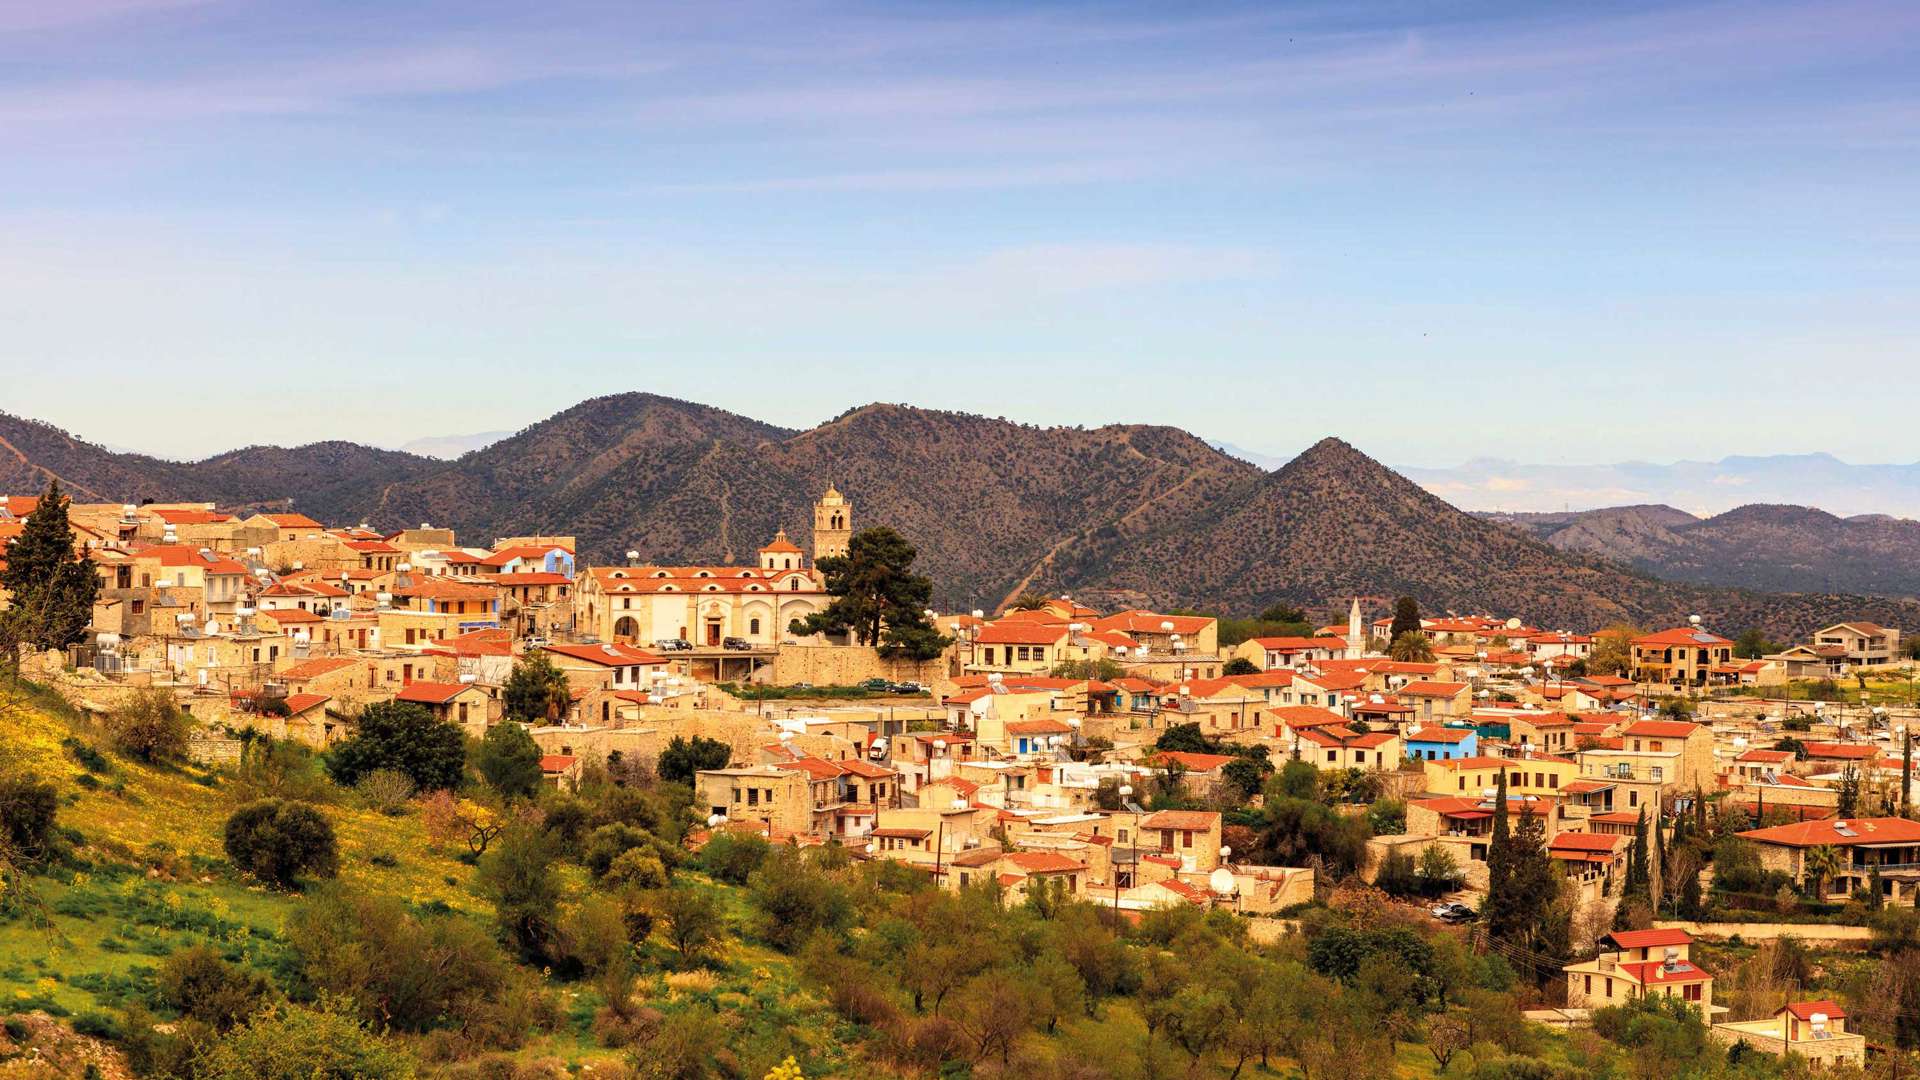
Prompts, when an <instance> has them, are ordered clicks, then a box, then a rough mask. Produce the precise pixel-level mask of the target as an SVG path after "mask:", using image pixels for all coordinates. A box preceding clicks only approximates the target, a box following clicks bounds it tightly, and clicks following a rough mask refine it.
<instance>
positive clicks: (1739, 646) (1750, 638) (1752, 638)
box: [1733, 627, 1780, 660]
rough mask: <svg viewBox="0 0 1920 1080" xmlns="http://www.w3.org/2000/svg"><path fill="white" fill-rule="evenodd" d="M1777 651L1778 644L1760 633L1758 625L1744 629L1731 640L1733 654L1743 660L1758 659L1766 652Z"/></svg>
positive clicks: (1778, 649) (1778, 648)
mask: <svg viewBox="0 0 1920 1080" xmlns="http://www.w3.org/2000/svg"><path fill="white" fill-rule="evenodd" d="M1779 651H1780V646H1779V644H1778V643H1776V642H1772V641H1769V640H1767V635H1765V634H1763V633H1761V632H1760V630H1759V628H1758V627H1754V628H1751V629H1748V630H1746V631H1745V632H1743V633H1742V634H1741V635H1740V636H1739V637H1737V638H1735V639H1734V641H1733V655H1735V656H1738V657H1740V658H1741V659H1743V660H1758V659H1760V658H1761V657H1763V656H1766V655H1767V654H1768V653H1777V652H1779Z"/></svg>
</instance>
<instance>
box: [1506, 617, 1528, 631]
mask: <svg viewBox="0 0 1920 1080" xmlns="http://www.w3.org/2000/svg"><path fill="white" fill-rule="evenodd" d="M1522 625H1524V624H1523V623H1521V621H1520V620H1519V619H1517V618H1516V619H1508V620H1507V629H1509V630H1518V629H1520V627H1521V626H1522Z"/></svg>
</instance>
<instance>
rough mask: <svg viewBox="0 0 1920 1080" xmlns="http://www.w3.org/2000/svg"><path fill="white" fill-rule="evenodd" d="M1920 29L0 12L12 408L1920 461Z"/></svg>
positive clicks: (1118, 11)
mask: <svg viewBox="0 0 1920 1080" xmlns="http://www.w3.org/2000/svg"><path fill="white" fill-rule="evenodd" d="M1916 193H1920V5H1916V4H1913V3H1911V2H1910V0H1887V2H1859V0H1833V2H1804V3H1803V2H1783V0H1743V2H1739V3H1672V4H1654V3H1636V2H1633V0H1623V2H1617V3H1607V4H1540V3H1537V2H1526V3H1473V2H1463V3H1447V4H1437V3H1415V2H1411V0H1405V2H1393V0H1385V2H1374V0H1337V2H1336V0H1327V2H1309V3H1298V4H1288V3H1259V4H1231V3H1220V4H1213V3H1187V4H1167V3H1146V4H1138V5H1129V4H1123V3H1099V4H1096V3H1047V2H1021V3H1013V2H1008V0H969V2H965V3H959V2H953V3H943V2H934V0H890V2H884V3H883V2H873V3H864V4H850V3H835V2H822V0H766V2H761V0H739V2H735V0H708V2H703V3H699V4H649V3H645V2H604V3H600V2H594V3H587V2H579V0H544V2H542V3H538V4H527V3H524V2H513V3H495V2H491V0H460V2H457V3H456V2H444V3H443V2H433V3H401V2H394V0H383V2H379V3H374V2H371V0H368V2H355V0H336V2H329V3H325V4H294V3H272V2H260V0H62V2H60V3H57V4H56V3H49V2H47V0H0V410H4V411H7V412H12V413H15V414H18V415H25V416H32V417H36V418H39V419H43V420H47V421H49V422H52V423H55V424H58V425H60V426H62V427H65V428H68V429H69V430H72V431H73V432H75V433H76V434H78V435H80V436H81V437H84V438H87V439H90V440H93V441H96V442H103V443H107V444H111V445H114V446H118V447H132V448H137V449H141V450H145V451H149V452H154V453H160V454H163V455H166V456H171V457H182V458H185V457H196V456H203V455H206V454H210V453H214V452H217V451H220V450H224V449H229V448H231V447H233V446H235V445H242V444H247V443H277V444H281V445H296V444H299V443H302V442H307V441H313V440H317V439H322V438H349V439H354V440H357V441H362V442H368V443H374V444H379V445H397V444H400V443H404V442H406V441H408V440H410V439H414V438H417V437H420V436H439V435H453V434H463V433H467V432H475V431H486V430H495V429H509V430H510V429H515V428H519V427H522V426H525V425H526V424H528V423H531V422H533V421H535V420H538V419H540V418H541V417H543V416H546V415H548V414H550V413H552V412H555V411H557V410H559V409H562V408H565V407H567V406H568V405H571V404H573V403H575V402H577V401H579V400H581V399H583V398H586V397H590V396H594V395H599V394H606V393H614V392H620V391H626V390H650V391H654V392H658V393H663V394H668V395H672V396H676V397H682V398H688V399H692V400H696V401H702V402H706V403H709V404H712V405H716V406H720V407H722V408H727V409H731V410H733V411H736V412H741V413H745V414H748V415H752V416H755V417H758V418H760V419H763V420H767V421H771V422H774V423H779V424H783V425H787V426H795V427H805V426H810V425H812V424H815V423H819V422H821V421H823V420H826V419H828V418H830V417H832V416H835V415H838V414H839V413H841V412H843V411H845V410H846V409H848V408H850V407H853V406H856V405H860V404H864V403H867V402H872V401H897V402H907V403H911V404H916V405H922V406H927V407H933V408H945V409H957V410H963V411H967V412H975V413H982V414H985V415H989V416H1005V417H1007V418H1009V419H1015V420H1020V421H1023V422H1031V423H1038V424H1084V425H1089V426H1091V425H1097V424H1102V423H1109V422H1134V423H1137V422H1152V423H1167V424H1175V425H1178V426H1181V427H1184V428H1187V429H1189V430H1192V431H1195V432H1196V433H1199V434H1202V435H1203V436H1205V437H1208V438H1211V439H1218V440H1224V441H1226V442H1229V443H1232V444H1234V445H1237V446H1240V447H1245V448H1247V449H1249V450H1254V451H1260V452H1265V453H1272V454H1279V455H1286V454H1290V453H1293V452H1297V451H1298V450H1299V449H1301V448H1303V447H1305V446H1307V445H1309V444H1311V443H1312V442H1314V441H1316V440H1318V439H1319V438H1321V437H1322V436H1324V435H1329V434H1333V435H1339V436H1341V437H1343V438H1346V439H1348V440H1349V441H1350V442H1353V443H1354V444H1355V445H1357V446H1359V447H1360V448H1361V449H1363V450H1366V451H1367V452H1369V453H1370V454H1372V455H1373V456H1375V457H1377V458H1380V459H1382V460H1385V461H1388V462H1392V463H1396V464H1406V465H1448V464H1454V463H1458V462H1461V461H1464V460H1466V459H1469V458H1474V457H1480V456H1489V455H1492V456H1499V457H1503V458H1510V459H1517V460H1522V461H1531V462H1542V463H1578V462H1603V461H1617V460H1622V459H1644V460H1656V461H1665V460H1674V459H1679V458H1697V459H1714V458H1718V457H1721V456H1723V455H1726V454H1732V453H1776V452H1806V451H1815V450H1824V451H1830V452H1832V453H1834V454H1836V455H1838V456H1840V457H1842V458H1845V459H1848V460H1852V461H1867V462H1874V461H1914V460H1920V424H1915V423H1914V420H1913V416H1914V413H1915V402H1916V400H1917V399H1916V395H1915V394H1914V393H1911V392H1903V391H1902V390H1901V389H1900V387H1901V386H1902V384H1904V383H1910V382H1911V381H1912V380H1913V379H1914V378H1915V376H1916V375H1920V347H1917V346H1916V343H1917V342H1920V295H1916V294H1917V293H1920V199H1917V198H1916Z"/></svg>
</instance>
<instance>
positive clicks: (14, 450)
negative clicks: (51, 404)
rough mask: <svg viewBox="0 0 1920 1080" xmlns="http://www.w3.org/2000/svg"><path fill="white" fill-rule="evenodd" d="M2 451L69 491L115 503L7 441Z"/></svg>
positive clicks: (0, 445) (0, 442)
mask: <svg viewBox="0 0 1920 1080" xmlns="http://www.w3.org/2000/svg"><path fill="white" fill-rule="evenodd" d="M0 449H5V450H6V451H7V452H8V453H10V454H12V455H13V456H14V457H17V458H19V459H20V464H22V465H25V466H26V467H27V468H29V469H32V470H33V471H34V472H37V473H42V474H44V475H46V476H47V477H48V478H49V479H52V480H57V481H59V483H60V486H61V487H64V488H66V489H67V490H69V491H77V492H79V493H80V494H82V495H91V496H93V497H94V498H95V499H96V500H98V501H100V502H112V501H113V500H112V499H109V498H107V497H106V496H105V495H102V494H100V493H99V492H97V491H95V490H93V489H92V488H90V487H87V486H86V485H85V484H76V483H74V482H73V481H71V480H69V479H67V478H66V477H64V476H61V475H59V474H58V473H55V472H54V471H53V470H52V469H49V468H47V467H46V466H45V465H37V464H35V463H34V461H33V459H32V458H29V457H28V456H27V455H26V454H24V453H22V452H21V450H20V448H19V447H17V446H15V445H13V444H12V443H10V442H8V441H7V440H6V439H3V438H0Z"/></svg>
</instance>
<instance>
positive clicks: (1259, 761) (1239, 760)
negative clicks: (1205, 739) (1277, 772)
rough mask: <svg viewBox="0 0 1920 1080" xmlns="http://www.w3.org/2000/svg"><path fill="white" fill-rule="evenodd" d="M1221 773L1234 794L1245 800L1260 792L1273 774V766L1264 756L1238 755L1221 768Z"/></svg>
mask: <svg viewBox="0 0 1920 1080" xmlns="http://www.w3.org/2000/svg"><path fill="white" fill-rule="evenodd" d="M1220 775H1221V777H1222V778H1223V779H1224V780H1226V782H1227V786H1228V788H1229V789H1230V790H1231V791H1232V792H1233V794H1234V795H1235V796H1236V797H1237V798H1238V799H1239V800H1240V801H1242V802H1245V801H1246V800H1248V799H1251V798H1253V797H1254V796H1255V795H1258V794H1260V789H1261V788H1263V787H1265V786H1266V783H1267V777H1269V776H1271V775H1273V766H1272V765H1271V764H1269V763H1268V762H1267V761H1266V760H1265V759H1264V758H1255V757H1236V758H1234V759H1233V760H1232V761H1229V762H1227V763H1226V765H1225V766H1223V767H1222V768H1221V769H1220Z"/></svg>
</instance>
